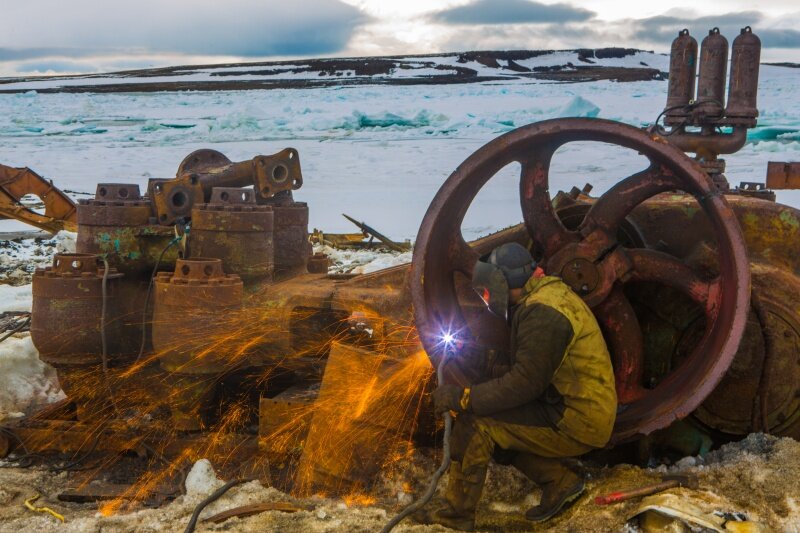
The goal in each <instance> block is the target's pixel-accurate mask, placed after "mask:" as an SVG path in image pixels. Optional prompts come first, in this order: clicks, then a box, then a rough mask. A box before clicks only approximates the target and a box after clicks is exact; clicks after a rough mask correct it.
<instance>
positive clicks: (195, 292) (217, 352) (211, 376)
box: [153, 258, 243, 431]
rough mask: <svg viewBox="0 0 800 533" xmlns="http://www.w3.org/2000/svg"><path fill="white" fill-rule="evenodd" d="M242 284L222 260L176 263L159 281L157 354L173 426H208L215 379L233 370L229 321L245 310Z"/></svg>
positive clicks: (155, 313)
mask: <svg viewBox="0 0 800 533" xmlns="http://www.w3.org/2000/svg"><path fill="white" fill-rule="evenodd" d="M242 287H243V284H242V280H241V279H240V278H239V276H236V275H233V274H225V272H223V270H222V261H221V260H220V259H210V258H194V259H178V261H177V263H176V265H175V272H174V273H168V272H161V273H159V274H158V275H157V276H156V279H155V299H154V302H153V349H154V350H155V352H156V354H158V357H159V363H160V365H161V368H162V369H163V370H164V371H165V372H166V373H167V374H168V375H170V376H171V383H170V388H171V396H170V402H169V403H170V410H171V412H172V420H173V423H174V424H175V427H176V428H177V429H179V430H184V431H197V430H200V429H202V428H204V427H206V425H207V424H206V417H207V412H208V411H210V410H211V409H212V405H211V403H212V400H213V397H214V392H215V391H214V384H215V383H216V382H217V381H218V379H215V376H216V377H219V376H221V375H222V374H223V373H224V372H226V371H229V370H231V369H232V368H235V366H236V365H237V361H235V360H231V358H230V357H229V356H228V352H227V351H226V350H225V349H224V347H215V346H214V345H213V344H211V345H209V343H210V342H211V343H213V342H215V341H216V342H224V339H225V335H226V333H227V331H228V330H229V329H230V328H231V324H230V323H226V321H225V316H226V314H228V316H235V315H232V313H233V312H235V311H237V310H239V309H241V307H242V299H243V293H242Z"/></svg>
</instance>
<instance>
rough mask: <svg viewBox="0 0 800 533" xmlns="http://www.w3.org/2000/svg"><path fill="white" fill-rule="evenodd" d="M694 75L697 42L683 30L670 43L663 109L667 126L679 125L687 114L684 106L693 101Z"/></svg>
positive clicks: (695, 72) (695, 73)
mask: <svg viewBox="0 0 800 533" xmlns="http://www.w3.org/2000/svg"><path fill="white" fill-rule="evenodd" d="M696 75H697V41H696V40H695V38H694V37H692V36H691V35H689V30H687V29H683V30H681V31H680V32H679V33H678V36H677V37H676V38H675V40H674V41H672V51H671V53H670V63H669V88H668V89H667V106H666V107H665V108H664V112H665V114H666V121H665V122H666V123H667V124H675V123H680V122H682V121H683V119H684V118H685V117H686V116H687V115H688V114H689V111H688V109H687V108H686V106H687V105H688V104H689V102H691V101H692V100H693V99H694V86H695V76H696Z"/></svg>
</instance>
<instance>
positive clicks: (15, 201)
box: [0, 165, 76, 233]
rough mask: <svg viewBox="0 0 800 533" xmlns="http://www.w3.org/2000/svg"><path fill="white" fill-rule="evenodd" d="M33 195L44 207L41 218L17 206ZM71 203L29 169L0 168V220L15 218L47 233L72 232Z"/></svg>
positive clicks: (1, 166) (74, 219) (0, 166)
mask: <svg viewBox="0 0 800 533" xmlns="http://www.w3.org/2000/svg"><path fill="white" fill-rule="evenodd" d="M28 194H33V195H36V196H38V197H39V199H40V200H41V201H42V202H43V203H44V214H40V213H37V212H35V211H33V210H32V209H28V208H27V207H25V206H23V205H22V204H21V203H20V200H22V197H23V196H25V195H28ZM75 217H76V215H75V203H74V202H73V201H72V200H71V199H70V197H69V196H67V195H66V194H64V193H63V192H61V191H60V190H59V189H57V188H56V186H55V185H53V183H52V182H50V181H47V180H46V179H44V178H43V177H41V176H40V175H39V174H37V173H36V172H34V171H32V170H31V169H29V168H13V167H7V166H5V165H0V218H15V219H17V220H20V221H22V222H25V223H26V224H30V225H32V226H34V227H37V228H39V229H43V230H44V231H49V232H50V233H58V232H59V231H61V230H67V231H75V230H76V225H75V223H76V218H75Z"/></svg>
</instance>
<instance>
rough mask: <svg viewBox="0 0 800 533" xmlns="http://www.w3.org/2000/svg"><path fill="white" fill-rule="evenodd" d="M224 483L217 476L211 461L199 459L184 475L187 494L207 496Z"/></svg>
mask: <svg viewBox="0 0 800 533" xmlns="http://www.w3.org/2000/svg"><path fill="white" fill-rule="evenodd" d="M224 484H225V482H224V481H222V480H221V479H219V478H218V477H217V473H216V472H215V471H214V467H213V466H212V465H211V461H209V460H208V459H200V460H199V461H197V462H196V463H195V464H194V466H192V469H191V470H189V475H187V476H186V494H187V495H188V496H209V495H210V494H211V493H212V492H214V491H215V490H217V489H218V488H220V487H221V486H222V485H224Z"/></svg>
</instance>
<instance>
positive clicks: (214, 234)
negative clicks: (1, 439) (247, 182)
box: [188, 187, 274, 285]
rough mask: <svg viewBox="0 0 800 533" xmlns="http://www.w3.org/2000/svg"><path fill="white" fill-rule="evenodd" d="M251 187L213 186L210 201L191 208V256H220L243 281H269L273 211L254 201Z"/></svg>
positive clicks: (248, 282)
mask: <svg viewBox="0 0 800 533" xmlns="http://www.w3.org/2000/svg"><path fill="white" fill-rule="evenodd" d="M253 195H254V192H253V190H252V189H241V188H231V187H215V188H214V190H213V193H212V195H211V201H210V202H209V203H207V204H201V205H198V206H196V207H195V208H194V209H193V210H192V229H191V231H190V233H189V242H188V251H189V256H190V257H212V258H216V259H221V260H222V262H223V264H224V265H225V270H226V271H227V272H228V273H230V274H237V275H238V276H240V277H241V278H242V280H243V281H244V283H245V284H246V285H249V284H251V283H268V282H270V281H272V275H273V269H274V259H273V212H272V208H271V207H270V206H266V205H256V203H255V198H254V197H253Z"/></svg>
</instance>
